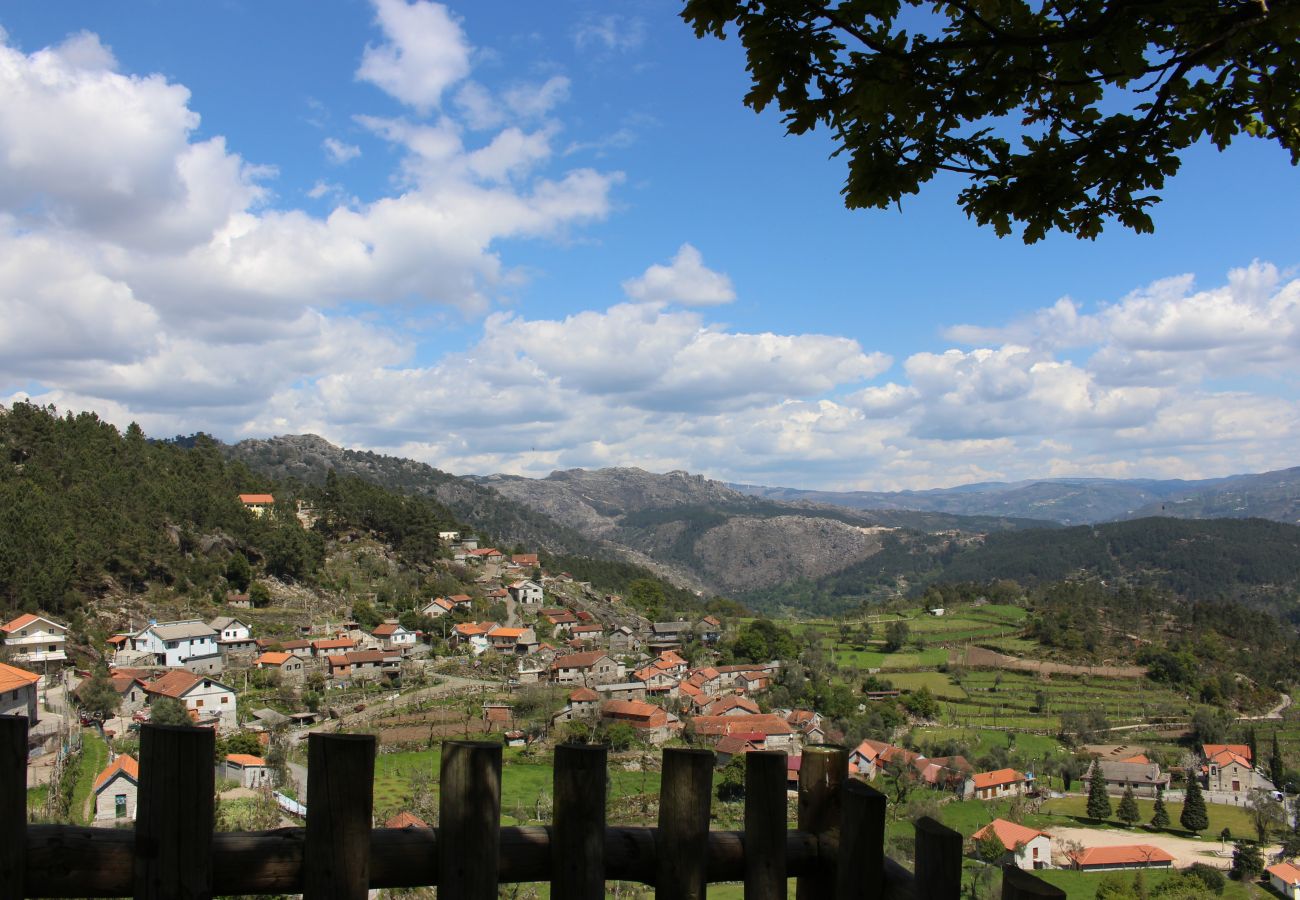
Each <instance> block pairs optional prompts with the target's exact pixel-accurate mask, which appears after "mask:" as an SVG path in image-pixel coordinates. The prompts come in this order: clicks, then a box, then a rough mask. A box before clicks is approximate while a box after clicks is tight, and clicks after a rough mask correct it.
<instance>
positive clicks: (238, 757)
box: [226, 753, 266, 768]
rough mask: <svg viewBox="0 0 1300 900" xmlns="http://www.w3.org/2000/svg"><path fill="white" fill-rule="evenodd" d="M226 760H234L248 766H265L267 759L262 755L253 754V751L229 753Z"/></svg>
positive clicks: (235, 762)
mask: <svg viewBox="0 0 1300 900" xmlns="http://www.w3.org/2000/svg"><path fill="white" fill-rule="evenodd" d="M226 762H232V763H234V764H235V765H237V766H243V767H244V768H248V767H249V766H265V765H266V760H264V759H262V757H260V756H253V755H252V754H251V753H227V754H226Z"/></svg>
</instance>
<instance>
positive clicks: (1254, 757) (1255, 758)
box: [1246, 725, 1259, 766]
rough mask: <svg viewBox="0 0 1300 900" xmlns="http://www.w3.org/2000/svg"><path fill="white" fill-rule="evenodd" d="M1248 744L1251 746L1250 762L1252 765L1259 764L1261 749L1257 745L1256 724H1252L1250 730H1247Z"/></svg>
mask: <svg viewBox="0 0 1300 900" xmlns="http://www.w3.org/2000/svg"><path fill="white" fill-rule="evenodd" d="M1246 746H1247V747H1249V748H1250V764H1251V765H1252V766H1258V765H1259V751H1258V749H1257V748H1256V747H1255V726H1254V725H1252V726H1250V730H1249V731H1247V732H1246Z"/></svg>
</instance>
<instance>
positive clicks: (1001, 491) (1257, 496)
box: [728, 467, 1300, 525]
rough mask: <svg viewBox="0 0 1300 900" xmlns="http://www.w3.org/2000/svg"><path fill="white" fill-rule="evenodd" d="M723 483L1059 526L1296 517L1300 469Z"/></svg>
mask: <svg viewBox="0 0 1300 900" xmlns="http://www.w3.org/2000/svg"><path fill="white" fill-rule="evenodd" d="M728 486H729V487H731V488H733V489H735V490H737V491H739V492H741V493H745V494H748V495H750V496H754V497H762V498H764V499H768V500H778V501H784V502H797V501H805V502H813V503H825V504H832V505H835V506H843V507H846V508H849V509H870V510H879V509H895V510H902V509H907V510H916V511H924V512H943V513H949V514H952V515H966V516H970V515H983V516H1009V517H1018V518H1031V519H1048V520H1051V521H1053V522H1057V523H1060V524H1062V525H1092V524H1096V523H1099V522H1117V521H1124V520H1127V519H1138V518H1146V517H1149V516H1172V517H1174V518H1183V519H1246V518H1260V519H1271V520H1273V521H1275V522H1286V523H1289V524H1296V523H1300V467H1295V468H1289V469H1280V470H1277V471H1274V472H1263V473H1260V474H1255V475H1233V476H1229V477H1226V478H1209V479H1204V480H1199V481H1185V480H1182V479H1167V480H1159V479H1151V478H1133V479H1116V478H1044V479H1038V480H1030V481H1019V482H1010V483H1003V482H983V483H978V484H966V485H959V486H957V487H951V488H937V489H933V490H927V491H810V490H799V489H797V488H783V487H766V486H761V485H748V484H731V485H728Z"/></svg>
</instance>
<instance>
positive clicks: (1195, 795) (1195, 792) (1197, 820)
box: [1178, 772, 1210, 833]
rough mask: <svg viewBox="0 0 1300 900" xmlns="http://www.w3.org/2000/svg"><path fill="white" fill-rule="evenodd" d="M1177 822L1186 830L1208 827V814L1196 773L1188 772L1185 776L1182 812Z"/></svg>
mask: <svg viewBox="0 0 1300 900" xmlns="http://www.w3.org/2000/svg"><path fill="white" fill-rule="evenodd" d="M1178 823H1179V824H1180V825H1182V826H1183V827H1184V828H1186V829H1187V830H1188V831H1192V832H1196V833H1200V832H1202V831H1204V830H1205V829H1207V828H1209V827H1210V816H1209V813H1207V812H1206V810H1205V797H1204V796H1202V795H1201V785H1200V782H1198V781H1197V780H1196V773H1195V772H1192V773H1189V775H1188V778H1187V796H1186V797H1185V798H1184V799H1183V812H1182V815H1180V816H1179V817H1178Z"/></svg>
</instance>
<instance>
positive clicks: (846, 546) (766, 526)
mask: <svg viewBox="0 0 1300 900" xmlns="http://www.w3.org/2000/svg"><path fill="white" fill-rule="evenodd" d="M888 530H889V529H887V528H879V527H870V526H857V525H849V524H846V523H844V522H840V521H836V520H835V519H821V518H815V517H811V516H773V517H768V518H748V517H744V516H737V517H735V518H731V519H728V520H727V521H726V522H724V523H723V524H721V525H718V526H716V527H714V528H710V529H709V530H708V531H706V532H705V533H704V534H703V535H701V536H700V538H699V539H698V540H697V541H696V542H695V548H694V549H695V555H696V557H698V558H699V560H700V564H701V566H702V567H703V569H704V572H705V574H706V575H707V576H708V577H709V579H710V581H713V582H715V583H717V584H718V585H720V586H721V587H722V588H724V589H725V590H728V591H745V590H753V589H756V588H763V587H769V586H771V585H775V584H783V583H785V582H789V581H794V580H796V579H799V578H819V577H821V576H823V575H829V574H831V573H832V572H838V571H840V570H841V569H844V568H847V567H848V566H851V565H854V564H855V563H859V562H861V561H862V560H864V559H866V558H867V557H869V556H872V555H874V554H875V553H878V552H879V551H880V539H881V533H882V532H885V531H888Z"/></svg>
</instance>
